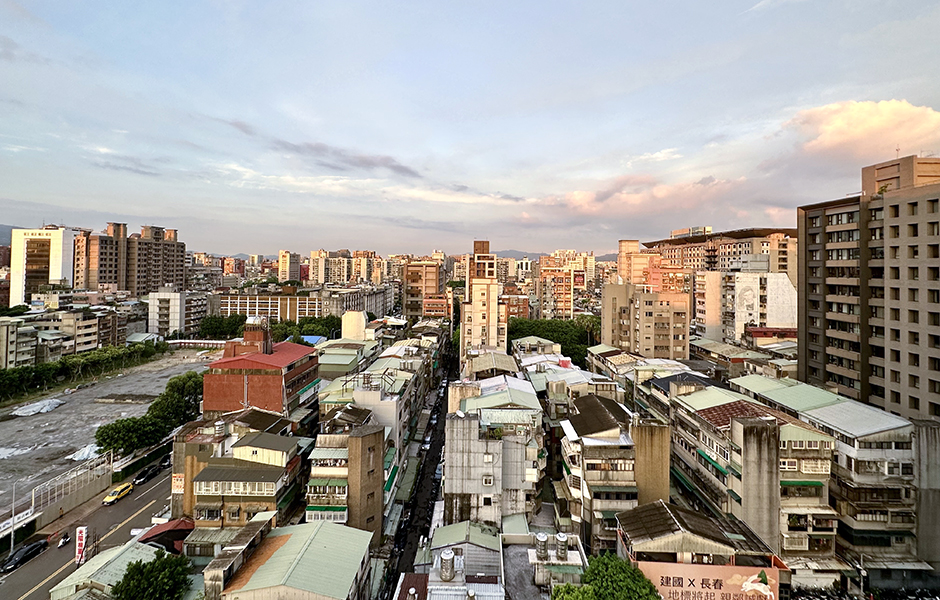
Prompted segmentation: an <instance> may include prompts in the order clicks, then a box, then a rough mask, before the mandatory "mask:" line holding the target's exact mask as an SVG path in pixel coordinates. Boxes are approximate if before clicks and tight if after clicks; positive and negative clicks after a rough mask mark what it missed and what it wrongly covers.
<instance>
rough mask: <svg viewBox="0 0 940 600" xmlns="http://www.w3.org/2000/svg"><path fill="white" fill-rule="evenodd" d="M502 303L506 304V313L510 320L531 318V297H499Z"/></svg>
mask: <svg viewBox="0 0 940 600" xmlns="http://www.w3.org/2000/svg"><path fill="white" fill-rule="evenodd" d="M499 301H500V302H505V303H506V312H507V313H508V315H509V318H510V319H511V318H513V317H518V318H520V319H528V318H529V296H528V295H526V294H503V295H502V296H500V297H499Z"/></svg>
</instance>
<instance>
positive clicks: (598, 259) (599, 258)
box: [594, 252, 617, 262]
mask: <svg viewBox="0 0 940 600" xmlns="http://www.w3.org/2000/svg"><path fill="white" fill-rule="evenodd" d="M606 260H617V253H616V252H615V253H613V254H602V255H600V256H595V257H594V261H595V262H601V261H606Z"/></svg>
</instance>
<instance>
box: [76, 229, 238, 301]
mask: <svg viewBox="0 0 940 600" xmlns="http://www.w3.org/2000/svg"><path fill="white" fill-rule="evenodd" d="M74 254H75V266H74V271H75V279H74V287H75V288H76V289H86V290H93V291H95V290H103V291H111V292H116V291H123V290H126V291H128V292H130V293H131V295H132V296H143V295H146V294H148V293H150V292H155V291H157V290H158V289H160V287H162V286H165V285H177V286H180V287H182V286H183V285H185V276H186V274H185V271H186V260H187V259H186V244H184V243H183V242H180V241H179V239H178V237H177V232H176V230H175V229H164V228H163V227H154V226H152V225H146V226H144V227H141V230H140V233H139V234H138V233H134V234H131V235H128V234H127V224H126V223H108V226H107V228H106V229H105V231H104V232H99V233H93V232H90V231H82V232H78V234H77V236H76V237H75V252H74ZM203 260H208V259H207V258H206V257H205V256H204V257H203ZM219 260H221V259H219ZM197 262H198V261H197Z"/></svg>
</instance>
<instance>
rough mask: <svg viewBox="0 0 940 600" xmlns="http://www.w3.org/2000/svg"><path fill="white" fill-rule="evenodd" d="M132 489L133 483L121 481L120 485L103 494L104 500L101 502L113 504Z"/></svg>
mask: <svg viewBox="0 0 940 600" xmlns="http://www.w3.org/2000/svg"><path fill="white" fill-rule="evenodd" d="M133 491H134V484H133V483H122V484H121V485H119V486H117V487H116V488H114V489H113V490H111V493H110V494H108V495H107V496H105V497H104V500H103V501H102V502H101V503H102V504H105V505H111V504H114V503H115V502H117V501H118V500H120V499H121V498H123V497H124V496H126V495H128V494H130V493H131V492H133Z"/></svg>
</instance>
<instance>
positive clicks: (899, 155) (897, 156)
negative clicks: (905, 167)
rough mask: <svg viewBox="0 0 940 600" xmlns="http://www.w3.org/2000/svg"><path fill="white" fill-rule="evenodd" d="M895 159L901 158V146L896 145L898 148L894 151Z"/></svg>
mask: <svg viewBox="0 0 940 600" xmlns="http://www.w3.org/2000/svg"><path fill="white" fill-rule="evenodd" d="M894 152H895V155H894V157H895V158H901V144H898V147H897V148H895V149H894Z"/></svg>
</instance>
